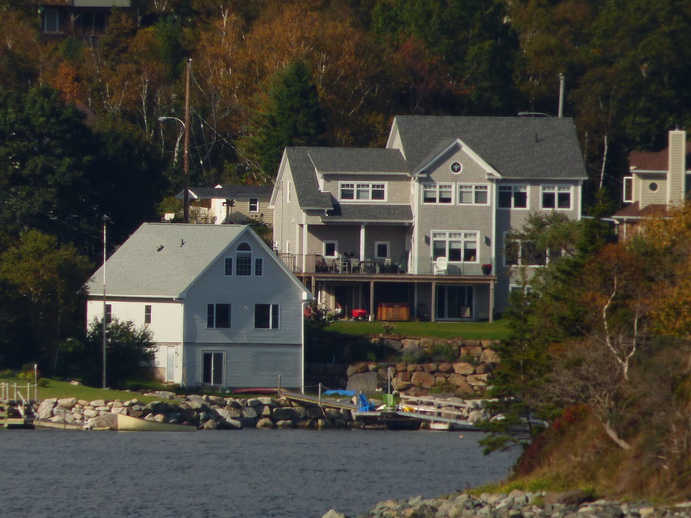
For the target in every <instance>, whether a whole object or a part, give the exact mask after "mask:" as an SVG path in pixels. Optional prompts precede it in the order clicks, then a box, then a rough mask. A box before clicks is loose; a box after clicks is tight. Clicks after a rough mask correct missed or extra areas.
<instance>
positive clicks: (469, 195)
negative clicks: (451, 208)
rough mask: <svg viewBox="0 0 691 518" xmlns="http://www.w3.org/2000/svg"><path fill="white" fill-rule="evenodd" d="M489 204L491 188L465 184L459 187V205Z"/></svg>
mask: <svg viewBox="0 0 691 518" xmlns="http://www.w3.org/2000/svg"><path fill="white" fill-rule="evenodd" d="M488 203H489V186H487V185H473V184H464V183H462V184H459V185H458V204H459V205H487V204H488Z"/></svg>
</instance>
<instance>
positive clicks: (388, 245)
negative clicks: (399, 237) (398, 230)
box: [374, 241, 391, 259]
mask: <svg viewBox="0 0 691 518" xmlns="http://www.w3.org/2000/svg"><path fill="white" fill-rule="evenodd" d="M379 245H386V255H379V254H378V253H377V252H378V250H379ZM389 257H391V241H375V242H374V258H375V259H388V258H389Z"/></svg>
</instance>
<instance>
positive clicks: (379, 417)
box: [278, 387, 477, 430]
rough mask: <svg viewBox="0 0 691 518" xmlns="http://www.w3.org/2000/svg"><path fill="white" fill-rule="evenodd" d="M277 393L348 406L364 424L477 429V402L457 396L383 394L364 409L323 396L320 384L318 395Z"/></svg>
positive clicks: (395, 427)
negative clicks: (379, 401) (376, 405)
mask: <svg viewBox="0 0 691 518" xmlns="http://www.w3.org/2000/svg"><path fill="white" fill-rule="evenodd" d="M278 395H279V396H281V397H284V398H286V399H288V400H290V401H295V402H298V403H308V404H311V405H315V406H318V407H320V408H333V409H338V410H348V411H350V412H351V414H352V416H353V419H354V420H355V421H356V422H359V423H360V424H361V425H362V426H363V427H366V428H367V427H369V428H389V429H391V430H414V429H418V428H420V427H421V426H422V425H423V424H426V425H427V426H428V427H429V428H430V429H432V430H477V427H476V426H475V425H474V424H473V423H472V422H471V421H470V420H469V414H470V411H471V410H473V409H475V408H476V404H474V403H473V402H468V401H465V400H462V399H458V398H439V397H432V396H423V397H412V396H401V402H400V403H399V404H396V403H394V401H393V396H391V395H390V394H383V395H382V396H383V399H384V402H383V403H384V404H383V405H381V406H380V407H379V408H377V409H373V408H370V409H363V408H362V407H361V406H358V405H356V404H355V403H352V402H346V401H343V400H339V399H334V398H330V397H324V396H323V395H322V393H321V387H320V390H319V393H318V394H317V395H308V394H302V393H300V392H290V391H287V390H285V389H280V388H279V390H278Z"/></svg>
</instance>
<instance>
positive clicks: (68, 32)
mask: <svg viewBox="0 0 691 518" xmlns="http://www.w3.org/2000/svg"><path fill="white" fill-rule="evenodd" d="M36 4H37V6H38V13H39V14H40V16H41V32H42V33H43V35H44V36H46V37H51V38H63V37H67V36H73V37H77V38H92V37H98V36H102V35H103V34H105V32H106V27H107V26H108V17H109V16H110V13H111V10H112V9H113V8H114V7H117V8H124V9H128V8H130V7H131V6H132V0H37V1H36Z"/></svg>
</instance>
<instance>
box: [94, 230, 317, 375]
mask: <svg viewBox="0 0 691 518" xmlns="http://www.w3.org/2000/svg"><path fill="white" fill-rule="evenodd" d="M104 273H105V284H106V289H105V292H106V295H105V308H106V309H105V310H106V318H113V317H116V318H117V319H118V320H120V321H128V320H129V321H132V322H134V324H135V325H137V326H140V325H146V326H148V327H149V329H150V330H151V331H152V332H153V337H154V341H155V342H156V345H157V352H156V364H155V367H156V371H157V373H158V375H159V377H160V378H161V379H163V380H165V381H169V382H175V383H180V384H186V385H207V386H219V387H233V388H240V387H242V388H245V387H247V388H257V387H275V386H276V385H277V383H278V379H279V376H280V377H281V383H282V385H283V386H286V387H294V388H298V387H300V388H301V387H302V386H303V380H304V372H303V366H304V327H303V326H304V318H303V315H304V306H305V304H306V303H308V302H309V301H310V300H311V299H312V296H311V294H310V292H309V291H308V290H307V289H306V288H305V287H304V285H303V284H302V283H301V282H300V281H299V280H298V279H297V278H296V277H295V276H294V275H293V274H292V273H291V272H290V271H289V270H288V268H286V266H285V265H284V264H283V263H282V262H281V261H280V260H279V259H278V258H277V257H276V254H275V253H273V252H272V251H271V250H270V249H269V247H267V246H266V244H264V242H263V241H262V240H261V239H260V238H259V237H258V236H257V235H256V234H255V233H254V232H253V231H252V230H250V229H249V228H248V227H245V226H240V225H219V226H217V225H189V224H188V225H185V224H175V223H173V224H171V223H144V224H143V225H142V226H141V227H139V229H138V230H137V231H136V232H135V233H134V234H133V235H132V236H131V237H130V238H129V239H128V240H127V241H126V242H125V243H124V244H123V245H122V246H121V247H120V248H119V249H118V250H117V251H116V252H115V253H114V254H113V255H112V256H111V257H110V259H108V261H107V262H106V264H105V272H104V266H101V268H99V270H98V271H96V273H95V274H94V276H93V277H92V278H91V279H90V281H89V283H88V288H89V293H90V295H89V299H88V305H87V319H88V322H92V321H93V320H94V319H101V317H102V315H103V309H104V300H103V299H104V296H103V291H104V290H103V284H104V281H103V279H104Z"/></svg>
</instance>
